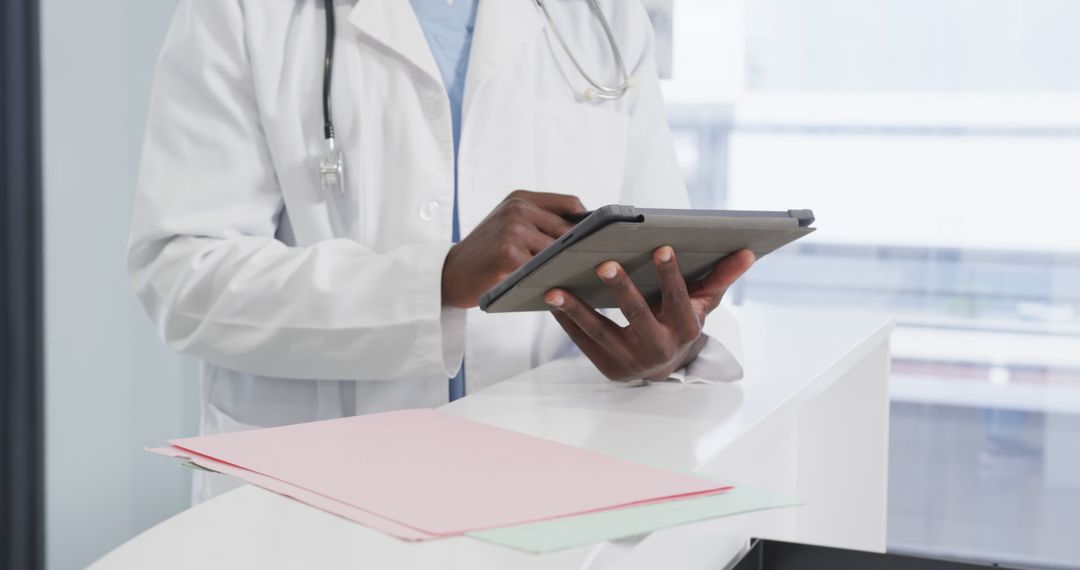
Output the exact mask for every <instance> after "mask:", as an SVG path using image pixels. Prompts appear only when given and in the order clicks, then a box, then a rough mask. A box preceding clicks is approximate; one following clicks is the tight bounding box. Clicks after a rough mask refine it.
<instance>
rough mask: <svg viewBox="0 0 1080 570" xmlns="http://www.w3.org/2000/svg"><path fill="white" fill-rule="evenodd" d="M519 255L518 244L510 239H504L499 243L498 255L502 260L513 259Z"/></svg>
mask: <svg viewBox="0 0 1080 570" xmlns="http://www.w3.org/2000/svg"><path fill="white" fill-rule="evenodd" d="M516 255H517V245H516V244H514V243H513V242H512V241H510V240H505V239H504V240H502V242H500V243H499V248H498V256H499V259H500V260H502V261H506V260H509V259H513V258H514V257H515V256H516Z"/></svg>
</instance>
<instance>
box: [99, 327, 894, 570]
mask: <svg viewBox="0 0 1080 570" xmlns="http://www.w3.org/2000/svg"><path fill="white" fill-rule="evenodd" d="M734 312H735V314H736V316H737V318H738V320H739V323H740V326H741V328H742V333H743V342H744V350H745V363H746V377H745V378H744V379H743V380H742V381H741V382H737V383H733V384H713V385H703V384H692V385H683V384H678V383H661V384H651V385H648V386H644V387H632V386H628V385H625V384H618V383H612V382H608V381H607V380H605V379H604V378H603V377H602V376H601V375H600V374H599V373H597V372H596V371H595V370H594V369H593V368H592V366H591V365H590V364H589V363H588V361H585V360H584V359H580V358H578V359H570V360H565V361H558V362H554V363H551V364H549V365H546V366H543V367H541V368H538V369H535V370H533V371H530V372H528V373H525V374H522V375H520V376H517V377H515V378H512V379H509V380H507V381H504V382H502V383H499V384H496V385H495V386H492V387H491V388H488V389H486V390H484V391H481V392H479V393H477V394H472V395H469V396H468V397H466V398H463V399H461V400H458V401H456V402H453V403H451V404H448V405H446V406H444V407H442V408H441V410H442V411H445V412H447V413H451V414H456V415H460V416H463V417H468V418H471V419H475V420H478V421H482V422H485V423H489V424H492V425H496V426H500V427H504V428H508V429H512V430H515V431H519V432H523V433H528V434H533V435H536V436H540V437H544V438H547V439H551V440H555V441H560V442H563V443H567V444H570V445H574V446H577V447H582V448H585V449H591V450H594V451H598V452H601V453H607V454H611V455H614V456H618V457H621V458H624V459H628V460H632V461H637V462H641V463H648V464H652V465H657V466H660V467H666V468H669V469H676V470H684V471H690V470H695V469H699V468H701V467H703V466H704V465H705V464H706V463H708V462H709V461H710V460H711V459H712V458H714V457H716V456H717V454H719V453H720V452H722V451H723V450H724V449H725V448H727V447H728V446H730V445H731V444H733V443H734V442H736V441H738V440H739V439H740V438H741V437H743V436H744V435H746V434H748V433H749V432H750V431H751V430H752V429H753V428H754V427H755V426H756V425H758V424H759V423H761V422H763V421H764V420H765V419H766V418H769V417H772V416H775V415H776V414H783V413H786V412H787V411H789V410H794V409H797V407H798V405H799V403H800V402H802V401H804V400H806V399H808V398H812V397H814V395H815V394H817V393H819V392H821V391H823V390H825V389H826V388H828V387H829V386H830V385H831V384H832V383H833V382H834V381H835V380H836V379H837V378H838V377H839V376H840V375H841V374H843V373H844V372H845V371H846V370H848V369H850V368H851V367H852V366H853V365H854V364H855V363H856V362H858V361H859V359H860V358H862V357H863V356H865V355H866V354H867V353H868V352H869V351H871V350H872V349H874V348H875V347H878V346H880V345H881V344H882V343H884V342H886V341H887V339H888V335H889V332H890V330H891V319H889V318H887V317H884V316H879V315H866V314H844V313H839V314H838V313H836V312H808V311H802V310H800V311H793V310H790V309H781V308H765V307H749V308H736V309H735V311H734ZM706 330H708V327H706ZM751 483H752V482H751ZM703 524H707V523H703ZM694 527H695V525H690V526H689V527H682V528H681V529H674V530H678V531H680V532H681V535H680V536H683V535H685V536H686V537H687V540H692V539H693V535H694V532H695V531H694ZM663 532H668V533H671V532H672V531H663ZM698 538H700V537H698ZM640 542H641V539H640V538H639V539H633V540H628V541H622V542H616V543H604V544H600V545H595V546H589V547H582V548H576V549H572V550H567V551H563V552H557V553H552V554H548V555H542V556H533V555H529V554H524V553H520V552H517V551H513V550H510V549H506V548H501V547H497V546H493V545H488V544H485V543H482V542H480V541H476V540H473V539H470V538H464V537H462V538H455V539H446V540H437V541H431V542H425V543H406V542H402V541H399V540H397V539H394V538H390V537H388V536H385V535H383V534H380V533H378V532H375V531H371V530H369V529H367V528H365V527H362V526H360V525H357V524H355V523H352V522H349V521H346V520H344V519H341V518H338V517H335V516H333V515H329V514H327V513H324V512H322V511H319V510H316V509H314V508H310V507H307V506H305V505H302V504H299V503H297V502H295V501H292V500H290V499H286V498H284V497H281V496H278V495H276V494H274V493H270V492H267V491H263V490H261V489H258V488H255V487H252V486H245V487H242V488H240V489H237V490H235V491H232V492H230V493H226V494H224V495H222V496H220V497H217V498H215V499H213V500H211V501H208V502H206V503H203V504H201V505H199V506H197V507H195V508H192V509H189V510H187V511H185V512H183V513H180V514H178V515H176V516H175V517H173V518H171V519H169V520H167V521H165V522H163V523H161V524H159V525H158V526H156V527H154V528H152V529H150V530H148V531H146V532H144V533H143V534H141V535H139V536H138V537H136V538H134V539H132V540H131V541H129V542H128V543H126V544H124V545H122V546H121V547H119V548H117V549H116V550H114V551H113V552H112V553H110V554H109V555H107V556H106V557H104V558H103V559H101V560H100V561H98V563H96V564H95V566H94V567H95V568H162V569H163V568H195V567H206V568H217V567H238V568H243V567H260V568H341V567H357V568H370V567H393V568H522V569H526V568H586V567H588V568H600V567H605V568H606V567H620V568H626V567H649V566H650V565H652V566H653V567H655V565H656V564H659V563H664V564H665V565H669V567H684V566H683V565H681V564H678V563H676V564H675V566H670V565H671V563H672V562H673V560H672V558H671V557H672V556H673V555H677V553H674V552H671V550H673V549H672V548H670V543H671V541H670V540H669V541H668V544H669V546H668V547H666V548H665V552H650V551H649V549H648V548H647V547H646V548H643V547H641V545H640V544H639V543H640ZM722 542H723V541H720V540H717V538H716V536H715V535H713V536H711V537H710V538H709V540H708V541H707V542H706V544H710V545H715V548H712V550H713V551H711V552H704V551H702V550H701V549H700V548H694V549H693V551H691V552H683V553H678V554H683V556H685V557H686V558H687V562H689V561H690V560H691V559H692V561H693V566H696V567H712V568H722V567H724V565H725V564H726V562H727V561H728V560H730V558H731V556H732V555H733V554H734V553H735V552H736V551H737V549H738V548H739V547H740V546H741V543H732V544H722ZM695 544H700V542H696V543H695ZM628 558H633V559H634V560H633V561H632V563H627V559H628Z"/></svg>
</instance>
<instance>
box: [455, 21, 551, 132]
mask: <svg viewBox="0 0 1080 570" xmlns="http://www.w3.org/2000/svg"><path fill="white" fill-rule="evenodd" d="M476 10H477V12H476V28H475V30H474V32H473V43H472V48H471V51H470V53H469V70H468V72H467V75H466V76H465V95H464V101H463V103H462V115H463V116H464V117H467V116H468V113H469V106H470V105H471V104H472V101H473V99H475V97H476V93H477V92H478V91H479V90H480V88H481V87H482V86H483V84H484V80H486V79H487V78H488V77H489V76H490V75H491V74H492V72H494V71H495V69H496V68H497V67H498V65H499V63H500V61H506V60H507V59H509V56H510V55H511V54H512V53H513V52H514V50H515V49H517V48H518V47H519V46H520V45H521V44H523V43H525V42H527V41H529V40H530V39H532V37H533V35H534V34H535V33H536V32H537V31H538V30H539V29H540V16H539V14H538V13H537V7H536V4H535V3H534V0H479V4H478V5H477V7H476ZM463 120H464V119H463Z"/></svg>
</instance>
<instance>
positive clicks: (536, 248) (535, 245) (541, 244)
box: [523, 229, 555, 256]
mask: <svg viewBox="0 0 1080 570" xmlns="http://www.w3.org/2000/svg"><path fill="white" fill-rule="evenodd" d="M523 239H524V241H525V247H526V248H527V249H528V250H529V255H530V256H533V255H536V254H538V253H540V252H541V251H543V250H544V249H545V248H547V246H549V245H551V244H552V242H554V241H555V239H554V238H552V237H551V236H550V235H548V234H546V233H543V232H541V231H537V230H535V229H533V230H530V231H529V232H527V233H526V234H525V236H524V238H523Z"/></svg>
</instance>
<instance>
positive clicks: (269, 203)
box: [128, 0, 465, 380]
mask: <svg viewBox="0 0 1080 570" xmlns="http://www.w3.org/2000/svg"><path fill="white" fill-rule="evenodd" d="M243 19H244V15H243V8H242V6H241V3H240V2H239V1H238V0H183V1H181V2H180V4H179V7H178V10H177V13H176V16H175V18H174V21H173V24H172V27H171V29H170V31H169V34H168V37H167V39H166V42H165V46H164V49H163V52H162V55H161V57H160V60H159V63H158V69H157V72H156V77H155V81H154V88H153V94H152V99H151V108H150V114H149V120H148V127H147V132H146V138H145V142H144V149H143V158H142V164H141V170H140V175H139V181H138V188H137V193H136V200H135V212H134V222H133V228H132V235H131V241H130V245H129V250H128V270H129V277H130V281H131V284H132V287H133V289H134V290H135V291H136V293H137V294H138V297H139V299H140V300H141V302H142V304H143V305H144V307H145V308H146V310H147V312H148V313H149V315H150V317H151V319H152V320H153V322H154V323H155V325H156V327H157V330H158V332H159V333H160V335H161V336H162V337H163V338H164V340H165V341H166V343H167V344H168V345H169V346H171V347H172V348H174V349H176V350H178V351H181V352H184V353H187V354H191V355H194V356H197V357H200V358H203V359H205V360H207V361H209V362H212V363H215V364H219V365H222V366H225V367H228V368H232V369H235V370H240V371H244V372H249V373H253V374H259V375H266V376H275V377H288V378H308V379H341V380H344V379H390V380H393V379H411V378H438V377H442V378H448V377H451V376H453V375H454V374H455V373H456V371H457V366H458V365H459V364H460V361H461V351H462V350H463V347H462V346H461V345H462V342H461V339H463V338H464V318H465V317H464V312H463V311H460V310H456V309H446V310H444V309H443V308H442V303H441V280H442V277H441V275H442V266H443V262H444V259H445V257H446V253H447V251H448V248H449V247H450V244H449V243H446V244H433V245H410V246H403V247H398V248H396V249H393V250H391V251H388V252H385V253H381V252H380V253H378V254H376V253H374V252H373V251H371V250H370V249H367V248H365V247H363V246H362V245H360V244H358V243H356V242H353V241H350V240H345V239H330V240H326V241H322V242H319V243H316V244H314V245H310V246H306V247H291V246H287V245H286V244H285V243H283V242H282V241H280V240H278V239H276V237H275V236H276V235H277V232H278V231H279V224H280V223H281V221H282V215H283V207H284V206H283V201H282V195H281V191H280V189H279V187H278V185H277V180H276V176H275V168H274V164H273V161H272V157H271V154H270V151H269V149H268V145H267V144H266V140H265V137H264V134H263V131H262V127H261V121H260V114H259V102H258V101H257V99H256V97H255V94H254V88H253V81H252V77H251V70H250V65H249V60H248V51H247V49H246V44H245V41H246V39H245V34H244V21H243ZM315 182H316V181H315V180H314V173H313V180H312V183H313V184H314V183H315ZM319 190H320V189H319V188H313V189H312V191H313V192H317V191H319ZM444 337H445V338H446V339H447V341H446V342H444V340H443V339H444Z"/></svg>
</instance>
